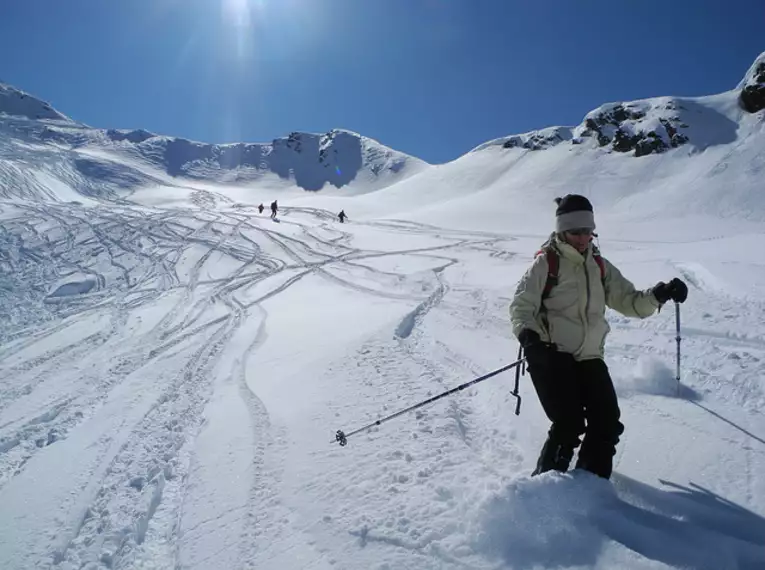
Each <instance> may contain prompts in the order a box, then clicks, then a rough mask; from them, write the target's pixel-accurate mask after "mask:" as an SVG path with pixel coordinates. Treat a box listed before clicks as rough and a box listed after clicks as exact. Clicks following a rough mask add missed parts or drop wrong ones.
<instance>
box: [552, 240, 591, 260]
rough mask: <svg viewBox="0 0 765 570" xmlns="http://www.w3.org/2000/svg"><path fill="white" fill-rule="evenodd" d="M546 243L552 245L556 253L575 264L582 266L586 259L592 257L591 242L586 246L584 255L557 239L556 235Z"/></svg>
mask: <svg viewBox="0 0 765 570" xmlns="http://www.w3.org/2000/svg"><path fill="white" fill-rule="evenodd" d="M548 243H549V244H550V245H552V246H553V247H554V248H555V249H556V250H557V251H558V253H559V254H560V255H561V256H563V257H565V258H566V259H568V260H569V261H571V262H573V263H576V264H583V263H584V261H585V259H587V257H590V256H592V249H593V247H594V246H593V245H592V242H590V244H589V245H588V246H587V250H586V251H585V253H579V252H578V251H577V250H576V249H575V248H574V247H573V246H571V245H569V244H567V243H566V242H565V241H563V240H562V239H559V238H558V234H556V233H553V234H552V235H551V236H550V239H549V240H548Z"/></svg>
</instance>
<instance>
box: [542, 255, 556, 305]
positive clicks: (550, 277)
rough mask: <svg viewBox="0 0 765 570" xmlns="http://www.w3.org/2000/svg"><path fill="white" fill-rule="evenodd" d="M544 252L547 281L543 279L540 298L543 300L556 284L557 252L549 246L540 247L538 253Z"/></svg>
mask: <svg viewBox="0 0 765 570" xmlns="http://www.w3.org/2000/svg"><path fill="white" fill-rule="evenodd" d="M542 254H545V257H546V258H547V281H545V288H544V289H543V290H542V300H543V301H544V300H545V299H547V298H548V297H549V296H550V293H551V292H552V290H553V287H555V286H556V285H557V284H558V261H559V260H558V253H557V252H556V251H555V250H554V249H553V248H551V247H548V248H546V249H541V250H539V252H538V255H542Z"/></svg>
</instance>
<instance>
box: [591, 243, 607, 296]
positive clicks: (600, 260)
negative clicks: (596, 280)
mask: <svg viewBox="0 0 765 570" xmlns="http://www.w3.org/2000/svg"><path fill="white" fill-rule="evenodd" d="M592 258H593V259H594V260H595V263H597V264H598V267H599V268H600V282H601V283H603V289H604V290H605V288H606V262H605V261H603V258H602V257H601V256H600V253H599V252H597V251H595V252H593V254H592Z"/></svg>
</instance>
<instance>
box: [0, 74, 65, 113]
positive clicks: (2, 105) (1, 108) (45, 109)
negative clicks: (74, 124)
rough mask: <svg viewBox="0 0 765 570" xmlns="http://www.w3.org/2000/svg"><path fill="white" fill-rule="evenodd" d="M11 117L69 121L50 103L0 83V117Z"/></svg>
mask: <svg viewBox="0 0 765 570" xmlns="http://www.w3.org/2000/svg"><path fill="white" fill-rule="evenodd" d="M3 115H12V116H17V117H26V118H28V119H35V120H41V119H54V120H59V121H71V119H70V118H69V117H67V116H66V115H64V114H62V113H59V112H58V111H56V110H55V109H54V108H53V107H51V105H50V103H46V102H45V101H41V100H40V99H37V98H36V97H33V96H32V95H30V94H29V93H25V92H24V91H21V90H19V89H16V88H15V87H11V86H10V85H6V84H4V83H0V117H2V116H3Z"/></svg>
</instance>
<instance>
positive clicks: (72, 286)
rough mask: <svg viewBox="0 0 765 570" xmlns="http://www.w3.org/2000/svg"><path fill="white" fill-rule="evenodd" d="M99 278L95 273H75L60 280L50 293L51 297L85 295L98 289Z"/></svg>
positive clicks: (49, 296)
mask: <svg viewBox="0 0 765 570" xmlns="http://www.w3.org/2000/svg"><path fill="white" fill-rule="evenodd" d="M98 286H99V279H98V277H97V276H95V275H86V274H74V275H70V276H69V277H67V278H66V279H64V280H62V281H59V282H58V283H57V284H56V285H55V287H54V289H53V291H52V292H51V294H50V295H48V298H49V299H60V298H63V297H71V296H75V295H85V294H86V293H90V292H91V291H93V290H97V289H98Z"/></svg>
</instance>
